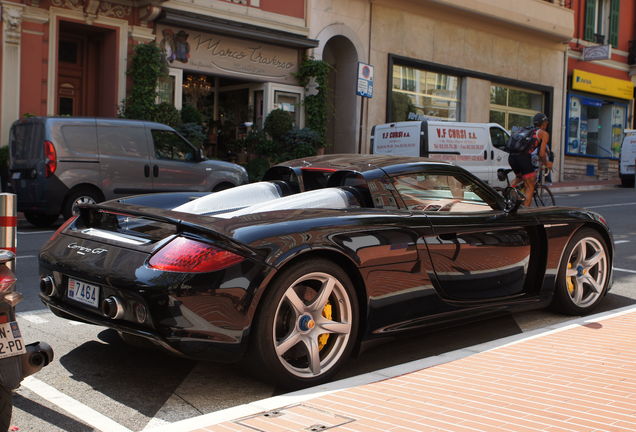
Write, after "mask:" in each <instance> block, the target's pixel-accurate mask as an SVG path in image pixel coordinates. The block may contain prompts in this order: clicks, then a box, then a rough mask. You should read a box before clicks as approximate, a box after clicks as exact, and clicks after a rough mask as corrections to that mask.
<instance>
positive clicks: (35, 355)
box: [22, 342, 53, 378]
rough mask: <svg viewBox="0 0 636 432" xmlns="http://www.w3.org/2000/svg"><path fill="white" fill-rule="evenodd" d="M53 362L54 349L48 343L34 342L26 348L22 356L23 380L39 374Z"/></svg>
mask: <svg viewBox="0 0 636 432" xmlns="http://www.w3.org/2000/svg"><path fill="white" fill-rule="evenodd" d="M52 361H53V349H52V348H51V346H50V345H49V344H47V343H46V342H34V343H31V344H28V345H27V346H26V354H25V355H23V356H22V378H25V377H28V376H29V375H32V374H34V373H36V372H39V371H40V369H42V368H43V367H44V366H46V365H48V364H49V363H51V362H52Z"/></svg>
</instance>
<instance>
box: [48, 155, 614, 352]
mask: <svg viewBox="0 0 636 432" xmlns="http://www.w3.org/2000/svg"><path fill="white" fill-rule="evenodd" d="M429 171H430V172H433V173H437V174H440V173H441V174H444V175H445V174H448V175H452V176H455V177H457V178H458V179H463V180H462V181H464V180H465V181H466V183H467V184H470V185H471V188H472V189H471V190H472V191H477V192H478V193H479V194H480V195H479V196H480V198H481V199H482V200H483V202H482V203H481V205H482V206H483V208H484V210H483V211H481V210H480V211H474V210H471V211H470V212H457V213H454V212H452V211H419V210H414V209H413V208H409V207H408V205H407V204H405V202H406V201H405V200H406V198H404V196H405V195H404V194H403V193H401V192H399V191H398V190H397V186H396V185H397V183H396V180H395V178H397V177H399V176H401V175H405V174H409V173H419V172H422V173H425V174H426V173H428V172H429ZM266 179H267V180H268V181H272V182H276V181H279V182H280V181H284V182H287V183H288V186H289V190H288V191H287V192H285V193H289V194H290V195H286V196H285V197H281V198H279V200H283V201H277V200H276V199H275V200H272V201H268V202H265V203H261V204H262V205H264V206H267V205H269V203H271V202H284V200H286V199H288V198H289V200H288V201H289V202H290V203H292V204H290V206H291V207H292V208H286V207H285V206H282V207H281V208H277V209H274V210H265V211H261V210H258V209H260V208H266V207H258V205H260V204H256V207H253V208H254V209H256V210H254V211H248V210H249V209H250V208H252V207H250V206H247V207H245V208H242V207H241V208H238V210H237V209H234V208H232V209H230V210H228V211H226V212H223V211H222V212H220V213H219V212H216V213H215V212H211V213H209V214H205V213H201V214H193V213H192V212H189V211H186V210H184V209H185V208H187V206H188V205H190V203H195V201H189V200H190V199H196V198H201V195H196V196H192V195H187V194H178V195H176V196H175V197H174V201H173V204H170V198H169V196H167V195H165V194H161V195H158V196H156V197H155V198H153V196H152V195H148V196H138V197H128V198H125V199H120V200H115V201H110V202H106V203H103V204H101V205H94V206H85V207H84V208H83V209H82V211H81V213H80V216H79V218H78V219H77V220H75V221H71V222H70V223H69V224H68V225H67V226H64V227H63V228H61V229H60V230H59V231H58V232H57V233H56V234H55V235H54V236H53V237H52V239H51V240H50V241H49V242H48V243H47V244H46V245H45V246H44V247H43V249H42V251H41V253H40V274H41V276H42V277H47V276H52V277H53V278H54V280H55V284H56V287H57V290H56V291H55V292H54V293H52V295H48V294H47V293H42V294H41V299H42V300H43V301H44V303H46V304H47V305H48V306H49V307H50V308H51V310H52V311H53V312H55V313H56V314H58V315H61V316H66V317H71V318H72V319H80V320H84V321H87V322H91V323H94V324H98V325H103V326H106V327H111V328H114V329H116V330H117V331H120V332H124V333H130V334H135V335H137V336H142V337H145V338H148V339H151V340H153V341H155V342H156V343H158V344H160V345H162V346H164V347H166V348H168V349H170V350H172V351H173V352H177V353H180V354H183V355H186V356H188V357H192V358H200V359H210V360H215V361H233V360H238V359H240V358H241V356H242V355H243V354H244V353H245V350H246V349H247V346H248V343H249V340H250V335H251V334H252V332H253V328H252V324H253V323H254V319H255V317H256V316H257V314H258V313H259V310H260V309H261V299H262V298H263V295H264V294H265V293H266V292H267V290H268V289H269V287H270V286H271V284H272V281H273V280H275V278H276V277H277V275H278V274H279V273H280V272H281V271H282V270H283V269H285V268H287V267H288V266H289V265H290V263H294V262H298V260H302V259H307V260H308V261H306V262H307V263H308V266H310V263H311V260H312V259H316V258H317V257H322V258H326V259H328V260H330V261H333V262H335V263H337V264H338V265H339V266H341V267H342V268H343V269H345V270H346V271H347V273H348V275H349V277H350V278H351V280H352V281H353V283H354V285H355V289H356V291H357V293H358V300H359V302H360V308H361V311H362V312H361V339H369V338H372V337H376V336H383V335H386V334H390V333H394V332H396V331H403V330H409V329H413V328H419V327H423V326H429V325H435V324H439V323H446V322H450V321H453V320H457V319H461V318H466V317H471V316H480V315H483V314H486V313H492V312H501V311H508V310H513V309H530V308H538V307H542V306H546V305H548V304H549V303H550V301H551V300H552V296H553V292H554V287H555V280H556V277H557V274H558V271H559V266H560V265H561V263H562V260H563V252H564V250H565V248H566V245H567V244H568V242H569V241H570V239H571V238H572V236H573V235H574V233H576V232H577V230H578V229H580V228H581V227H583V226H588V227H593V228H594V229H595V230H597V231H598V232H599V233H600V234H601V235H602V236H603V238H604V239H605V240H606V242H607V244H608V245H609V248H610V250H609V254H610V261H611V255H613V249H612V241H611V235H610V233H609V230H608V227H607V225H606V224H605V222H604V221H603V219H602V218H601V217H600V216H599V215H597V214H596V213H593V212H590V211H585V210H581V209H575V208H559V207H552V208H538V209H522V210H519V211H518V212H512V213H510V212H507V211H505V210H504V208H505V205H504V200H503V198H502V197H501V196H500V195H499V194H497V193H496V192H495V191H494V190H492V189H490V188H489V187H488V186H487V185H485V184H483V183H482V182H481V181H479V180H478V179H476V178H474V177H473V176H472V175H470V174H469V173H467V172H465V171H464V170H463V169H461V168H458V167H455V166H452V165H449V164H445V163H440V162H436V161H429V160H427V159H424V158H407V157H398V158H395V157H388V156H377V155H371V156H368V155H331V156H319V157H314V158H308V159H303V160H297V161H290V162H287V163H284V164H281V165H278V166H275V167H273V168H272V169H270V171H269V172H268V173H267V174H266ZM349 181H350V182H351V184H353V183H355V184H357V185H360V184H362V185H363V189H362V190H357V189H356V190H351V188H352V186H351V185H350V184H348V183H347V182H349ZM248 187H253V188H254V187H256V186H251V185H246V186H242V188H248ZM245 190H246V191H247V190H249V189H245ZM308 190H309V191H308ZM290 191H291V192H290ZM278 192H280V188H279V189H278ZM295 192H306V194H315V196H317V197H318V196H319V195H318V194H323V195H325V196H326V195H327V194H331V193H333V194H334V196H336V195H338V196H340V197H344V198H343V199H352V200H355V202H356V203H358V205H350V206H344V208H343V207H341V208H328V207H327V208H325V207H314V208H312V207H311V206H307V207H293V205H295V203H294V201H293V200H294V199H295V197H299V196H301V195H298V194H295ZM477 192H475V193H477ZM222 193H224V192H220V194H222ZM237 193H238V192H237ZM323 195H320V196H323ZM219 196H221V195H219ZM303 196H309V197H311V196H314V195H303ZM290 197H291V198H290ZM201 199H204V198H201ZM254 199H256V198H254ZM352 202H353V201H352ZM153 204H154V205H156V207H153ZM485 204H488V206H486V205H485ZM193 205H194V204H193ZM183 206H185V207H183ZM241 211H243V212H244V213H241ZM228 212H229V213H228ZM232 212H234V213H232ZM113 215H117V216H113ZM113 218H115V219H116V220H117V221H118V222H117V223H112V221H113V220H115V219H113ZM117 218H119V219H117ZM130 221H133V222H130ZM135 221H137V222H138V221H141V222H139V226H141V228H135V226H136V225H135V223H136V222H135ZM127 224H130V227H132V228H131V229H132V230H129V229H128V228H124V227H123V225H127ZM153 224H154V225H153ZM135 230H137V231H135ZM148 233H150V234H148ZM144 236H145V237H144ZM153 236H154V237H153ZM177 237H185V238H189V239H193V240H197V241H201V242H203V243H206V244H211V245H213V246H214V247H218V248H220V249H222V250H226V251H230V252H231V253H233V254H235V255H237V256H240V257H241V259H242V261H241V262H240V263H238V264H235V265H231V266H229V267H227V268H223V269H222V270H218V271H212V272H202V273H183V272H173V271H160V270H157V269H155V268H151V267H150V266H149V264H148V263H149V259H150V258H151V257H152V256H154V254H156V253H157V252H158V251H159V250H161V249H162V248H163V247H164V246H166V245H168V244H169V243H170V242H171V241H172V240H173V239H175V238H177ZM96 250H97V251H100V250H103V251H102V252H98V253H95V251H96ZM609 271H610V272H611V266H610V270H609ZM610 277H611V274H610ZM69 278H73V279H77V280H79V281H83V282H85V283H88V284H94V285H96V286H99V287H100V289H101V290H100V299H101V300H102V301H103V299H104V298H106V297H111V296H115V297H117V298H118V299H120V300H121V302H122V303H123V309H124V313H123V315H122V316H120V317H118V318H117V319H112V318H109V317H108V316H105V314H104V311H103V310H101V309H100V307H99V306H98V307H94V306H88V305H84V304H81V303H78V302H76V301H73V300H70V299H68V298H67V294H66V292H67V286H68V283H69V282H68V281H69ZM138 305H143V306H144V307H145V308H146V309H147V318H146V319H145V320H144V321H143V322H142V323H140V322H139V320H138V319H137V316H136V315H135V313H136V312H135V311H136V310H137V309H136V308H139V306H138Z"/></svg>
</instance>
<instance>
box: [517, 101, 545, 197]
mask: <svg viewBox="0 0 636 432" xmlns="http://www.w3.org/2000/svg"><path fill="white" fill-rule="evenodd" d="M532 124H533V125H534V127H535V128H537V129H536V130H535V132H534V139H533V140H532V144H531V145H530V147H529V148H528V149H527V150H526V151H524V152H522V153H516V154H513V153H511V154H510V156H508V163H509V164H510V168H512V170H513V171H514V173H515V179H514V180H513V181H512V186H513V187H515V186H517V185H518V184H519V183H522V182H523V183H524V186H523V191H524V194H525V196H526V197H525V198H526V199H525V200H524V202H523V205H524V206H526V207H530V203H531V202H532V195H533V194H534V186H535V184H536V182H537V172H536V168H535V167H534V166H533V164H532V152H533V151H534V150H535V149H538V156H539V161H540V162H541V164H542V165H543V166H544V167H546V168H548V169H550V168H552V162H550V161H549V160H548V150H547V148H548V141H549V140H550V134H549V133H548V132H547V130H546V129H547V128H548V124H549V120H548V116H546V115H545V114H543V113H537V114H535V116H534V117H533V118H532Z"/></svg>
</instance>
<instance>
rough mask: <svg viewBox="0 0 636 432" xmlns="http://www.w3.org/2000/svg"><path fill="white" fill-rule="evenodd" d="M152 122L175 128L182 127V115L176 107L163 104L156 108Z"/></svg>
mask: <svg viewBox="0 0 636 432" xmlns="http://www.w3.org/2000/svg"><path fill="white" fill-rule="evenodd" d="M150 120H152V121H156V122H157V123H163V124H166V125H168V126H171V127H173V128H176V127H178V126H179V125H181V115H180V114H179V110H178V109H176V108H175V107H174V105H172V104H169V103H167V102H162V103H160V104H158V105H155V106H154V108H153V114H152V118H150Z"/></svg>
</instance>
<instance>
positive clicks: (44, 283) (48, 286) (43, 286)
mask: <svg viewBox="0 0 636 432" xmlns="http://www.w3.org/2000/svg"><path fill="white" fill-rule="evenodd" d="M40 292H41V293H42V294H44V295H45V296H47V297H51V296H54V295H55V294H57V288H56V286H55V281H53V278H52V277H51V276H45V277H43V278H41V279H40Z"/></svg>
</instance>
